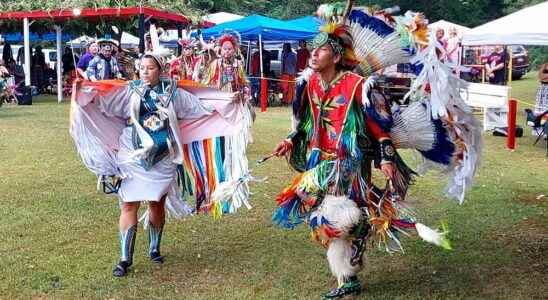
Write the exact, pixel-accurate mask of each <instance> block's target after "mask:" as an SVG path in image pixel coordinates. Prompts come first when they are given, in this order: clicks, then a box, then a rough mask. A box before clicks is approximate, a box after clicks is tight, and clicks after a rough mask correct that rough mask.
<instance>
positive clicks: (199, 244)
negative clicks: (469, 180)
mask: <svg viewBox="0 0 548 300" xmlns="http://www.w3.org/2000/svg"><path fill="white" fill-rule="evenodd" d="M536 87H537V82H536V74H530V75H528V76H527V77H526V78H525V79H524V80H520V81H517V82H515V83H514V89H513V96H514V97H516V98H518V99H519V100H521V101H524V102H527V103H534V95H535V92H536ZM523 108H524V106H523V104H520V111H522V109H523ZM68 114H69V105H68V103H62V104H57V103H56V102H55V100H54V97H41V98H38V99H36V98H35V103H34V104H33V105H32V106H28V107H24V106H16V107H14V106H3V107H1V108H0V161H1V163H0V199H1V200H2V201H0V211H1V216H2V217H1V218H0V233H1V235H0V265H1V266H2V272H0V298H101V299H104V298H108V299H111V298H145V299H150V298H188V299H318V296H319V294H320V293H321V292H323V291H325V290H326V289H327V288H328V287H332V286H333V285H334V280H333V278H332V277H331V275H330V273H329V271H328V269H327V264H326V261H325V258H324V250H323V249H322V248H321V247H319V246H317V245H316V244H314V243H311V242H310V241H309V233H308V230H307V229H306V228H305V227H304V226H302V227H301V228H298V229H296V230H293V231H286V230H282V229H278V228H276V227H274V226H273V225H272V224H271V222H270V216H271V213H272V211H273V209H274V206H275V205H274V197H275V195H276V194H277V193H278V192H279V191H280V190H281V189H282V188H283V187H284V185H286V184H287V183H288V182H289V181H290V178H291V176H292V172H291V171H290V169H289V168H288V167H287V164H286V163H285V161H283V160H270V161H268V162H267V163H265V164H264V165H262V166H259V167H255V166H253V167H254V171H253V172H254V174H255V175H256V176H268V183H261V184H254V185H253V186H252V191H253V193H254V194H253V196H252V202H253V204H254V208H253V209H252V210H250V211H240V212H238V213H237V214H236V215H232V216H228V217H226V218H223V219H222V220H220V221H216V220H213V219H211V218H209V217H207V216H197V217H191V218H187V219H184V220H180V221H172V222H169V223H168V224H167V225H166V229H165V235H164V239H163V244H162V249H163V253H164V254H165V255H166V263H165V264H164V265H163V266H162V267H156V266H152V265H151V264H150V263H149V262H148V259H147V258H146V255H145V254H146V247H145V244H146V237H145V234H143V230H142V228H139V232H138V238H137V247H136V255H135V264H134V268H133V271H132V272H131V273H130V274H129V276H128V277H127V278H123V279H115V278H113V277H112V276H111V269H112V267H113V264H114V263H115V262H116V261H117V258H118V242H117V225H116V224H117V219H118V214H119V211H118V203H117V201H116V200H115V198H112V197H110V198H109V197H107V196H105V195H102V194H100V193H99V192H97V191H95V178H94V176H93V175H92V174H91V173H90V172H89V171H88V170H87V169H85V167H84V166H83V165H82V163H81V162H80V160H79V158H78V156H77V154H76V152H75V149H74V147H73V145H72V140H71V138H70V136H69V134H68ZM289 115H290V113H289V110H288V109H284V108H275V109H269V111H268V113H258V118H257V122H256V124H255V128H254V137H255V143H254V144H253V145H252V146H251V148H250V151H249V152H250V154H249V160H250V162H254V161H255V160H256V159H258V158H259V157H261V156H262V155H264V154H266V153H269V151H270V150H271V149H272V148H273V147H274V145H275V144H276V143H277V142H278V141H279V140H280V139H281V138H282V137H284V135H285V134H286V131H287V129H288V128H289V126H290V124H289ZM519 117H520V118H519V124H520V125H522V126H524V121H523V118H522V113H521V112H520V113H519ZM517 143H518V147H517V149H516V150H515V151H513V152H509V151H508V150H506V149H505V139H504V138H500V137H493V136H491V135H490V134H486V135H485V148H484V152H483V157H484V159H483V164H482V167H481V169H480V171H479V174H478V176H477V182H476V184H475V186H474V187H473V188H472V190H471V191H470V192H469V194H468V196H467V201H466V202H465V204H464V205H462V206H458V205H456V204H455V203H453V202H451V201H448V200H447V199H444V198H443V196H442V188H443V185H444V182H443V181H441V180H440V176H439V174H435V173H430V174H428V175H427V176H425V177H422V178H420V179H419V180H418V182H417V184H416V185H415V186H413V187H412V189H411V195H410V200H409V201H410V202H411V203H412V204H413V205H414V206H416V207H417V208H418V212H419V216H420V218H421V221H423V223H426V224H430V225H432V226H435V225H436V224H438V223H439V222H440V221H441V220H444V221H447V223H448V224H449V228H450V230H451V233H450V239H451V240H452V242H453V247H454V250H453V251H443V250H442V249H440V248H436V247H433V246H431V245H429V244H426V243H424V242H422V241H420V240H418V239H412V238H411V239H405V241H404V246H405V249H406V254H405V255H400V254H398V255H392V256H391V255H387V254H385V253H383V252H381V251H378V250H376V249H375V247H372V249H371V251H369V252H368V255H367V264H366V268H365V269H364V271H362V272H361V273H360V278H361V279H362V280H363V281H364V282H365V285H366V291H365V293H364V294H363V296H362V297H363V298H364V299H365V298H366V297H367V298H371V299H394V298H395V299H409V298H411V299H422V298H430V299H437V298H439V299H461V298H463V299H464V298H466V299H468V298H473V299H480V298H504V299H529V298H542V297H546V295H547V294H548V285H547V284H546V278H548V273H547V270H548V265H547V261H546V258H547V257H548V229H547V228H548V226H547V225H548V221H547V218H546V217H547V215H546V209H547V205H546V203H547V200H546V199H548V184H547V183H546V182H547V178H548V170H547V168H546V164H547V159H546V157H545V150H544V148H543V146H542V145H537V146H533V145H532V143H533V138H532V137H531V136H530V130H528V129H526V136H525V137H523V138H519V139H518V140H517ZM542 194H544V195H546V196H545V197H544V198H540V199H537V197H538V196H539V195H542Z"/></svg>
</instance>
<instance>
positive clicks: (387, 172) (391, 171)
mask: <svg viewBox="0 0 548 300" xmlns="http://www.w3.org/2000/svg"><path fill="white" fill-rule="evenodd" d="M381 171H382V173H383V174H384V176H386V178H388V179H390V180H392V179H394V176H395V175H396V168H395V167H394V164H393V163H391V162H389V163H384V164H381Z"/></svg>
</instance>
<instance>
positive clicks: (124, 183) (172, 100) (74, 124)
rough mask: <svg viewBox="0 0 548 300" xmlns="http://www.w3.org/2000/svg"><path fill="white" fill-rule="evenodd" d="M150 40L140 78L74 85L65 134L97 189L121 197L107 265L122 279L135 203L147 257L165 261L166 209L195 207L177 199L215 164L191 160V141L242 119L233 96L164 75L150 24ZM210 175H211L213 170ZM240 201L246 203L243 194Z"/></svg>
mask: <svg viewBox="0 0 548 300" xmlns="http://www.w3.org/2000/svg"><path fill="white" fill-rule="evenodd" d="M151 38H152V44H153V51H151V52H147V53H146V54H145V55H143V56H142V58H141V59H140V64H139V75H140V80H135V81H129V82H126V81H121V80H110V81H97V82H90V81H84V82H78V83H77V84H76V85H75V91H74V93H73V99H72V110H71V126H70V133H71V135H72V137H73V139H74V142H75V144H76V147H77V150H78V152H79V154H80V156H81V158H82V160H83V162H84V164H85V165H86V166H87V167H88V168H89V169H90V170H91V171H92V172H94V173H95V174H96V175H97V176H98V178H99V186H102V188H103V190H104V191H105V192H106V193H116V194H117V196H118V198H119V200H120V208H121V214H120V224H119V226H120V261H119V262H118V263H117V264H116V266H115V267H114V270H113V275H114V276H116V277H121V276H125V275H126V274H127V272H128V268H129V267H130V266H131V265H132V262H133V249H134V244H135V237H136V234H137V223H138V217H137V213H138V209H139V206H140V204H141V202H147V203H148V210H147V213H146V214H145V216H146V217H145V218H144V219H145V228H146V227H148V237H149V255H150V259H151V261H152V262H154V263H162V262H163V261H164V258H163V256H162V255H161V254H160V242H161V240H162V233H163V227H164V223H165V209H166V208H167V211H168V213H169V214H170V215H171V216H172V217H176V218H179V217H183V216H185V215H188V214H190V213H192V212H194V211H195V209H193V208H191V207H190V206H188V205H187V203H186V201H183V197H185V198H186V197H187V196H188V193H189V191H188V190H187V188H188V186H189V185H191V183H193V182H194V181H193V178H194V177H193V175H194V174H197V173H200V172H204V170H205V169H207V166H206V165H207V164H208V163H211V162H215V160H207V159H206V160H205V161H203V160H202V159H203V158H201V157H190V156H189V155H188V154H189V152H188V148H189V147H192V143H193V142H194V141H201V140H204V139H210V138H214V137H217V136H225V135H231V134H235V133H236V131H237V130H238V126H239V125H238V124H239V123H240V122H241V118H242V117H241V115H242V113H241V111H240V107H241V105H240V104H238V103H236V101H235V99H236V98H237V96H236V94H234V93H227V92H221V91H219V90H215V89H211V88H207V87H205V86H201V85H199V84H197V83H194V84H193V83H191V82H186V81H185V82H183V81H180V82H177V81H174V80H169V79H165V78H164V77H163V75H166V73H167V67H166V62H165V58H164V54H167V53H168V52H166V51H165V49H161V48H160V47H159V41H158V38H157V34H155V28H154V27H153V26H151ZM185 149H186V151H185ZM217 154H219V153H217V152H211V153H203V155H202V156H203V157H211V156H215V155H217ZM219 155H220V154H219ZM194 166H198V167H201V168H202V169H201V170H196V169H195V168H194ZM215 167H216V166H214V167H213V169H215ZM219 167H220V168H222V165H221V166H219ZM189 168H190V169H189ZM210 169H211V168H210ZM202 177H203V176H202ZM205 178H208V177H207V176H206V177H205ZM209 179H211V180H215V174H212V177H211V176H210V177H209ZM201 184H203V183H201ZM205 184H206V185H207V182H206V183H205ZM220 200H222V201H224V202H225V203H223V205H224V206H226V207H228V209H226V210H227V211H234V210H235V209H236V208H237V207H239V206H241V204H242V203H241V202H240V203H238V205H236V207H234V206H233V205H232V203H230V200H231V199H230V193H228V194H227V193H225V194H224V198H223V199H220ZM222 201H221V202H222ZM240 201H241V199H240ZM202 205H203V206H206V207H212V205H211V204H210V200H209V199H207V200H204V199H202ZM245 205H246V206H248V207H249V204H248V203H247V199H245ZM226 210H225V211H226ZM222 212H223V211H218V210H217V211H215V214H217V215H218V214H221V213H222Z"/></svg>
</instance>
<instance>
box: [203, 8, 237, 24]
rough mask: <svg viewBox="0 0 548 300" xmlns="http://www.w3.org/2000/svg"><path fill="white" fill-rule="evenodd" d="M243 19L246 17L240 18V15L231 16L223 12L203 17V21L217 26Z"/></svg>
mask: <svg viewBox="0 0 548 300" xmlns="http://www.w3.org/2000/svg"><path fill="white" fill-rule="evenodd" d="M243 18H244V16H240V15H237V14H231V13H227V12H224V11H221V12H218V13H214V14H209V15H207V16H203V17H202V20H204V21H206V22H210V23H213V24H215V25H219V24H221V23H226V22H230V21H236V20H239V19H243Z"/></svg>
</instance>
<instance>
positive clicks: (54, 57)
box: [49, 51, 57, 61]
mask: <svg viewBox="0 0 548 300" xmlns="http://www.w3.org/2000/svg"><path fill="white" fill-rule="evenodd" d="M49 61H57V51H51V52H50V53H49Z"/></svg>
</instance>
